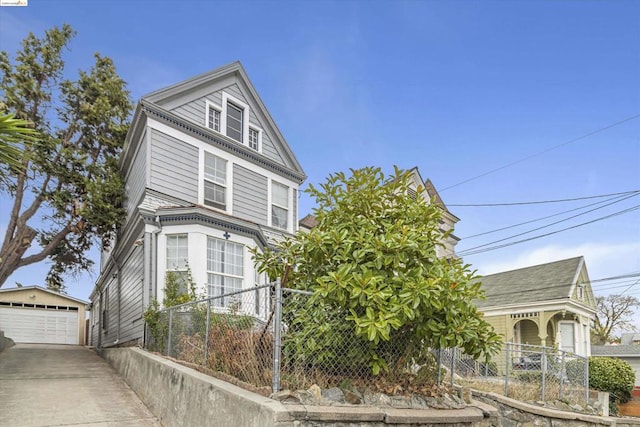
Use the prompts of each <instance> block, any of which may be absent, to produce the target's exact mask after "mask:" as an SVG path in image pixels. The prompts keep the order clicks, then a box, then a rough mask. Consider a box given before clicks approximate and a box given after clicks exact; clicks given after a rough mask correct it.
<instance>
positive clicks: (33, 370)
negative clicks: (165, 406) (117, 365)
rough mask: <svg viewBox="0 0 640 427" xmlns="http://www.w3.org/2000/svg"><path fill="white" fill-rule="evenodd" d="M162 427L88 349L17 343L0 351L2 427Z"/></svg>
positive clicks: (108, 367) (0, 412)
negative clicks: (79, 426) (69, 426)
mask: <svg viewBox="0 0 640 427" xmlns="http://www.w3.org/2000/svg"><path fill="white" fill-rule="evenodd" d="M68 425H74V426H78V425H82V426H160V423H159V422H158V421H157V420H156V418H155V417H154V416H153V415H152V414H151V412H149V410H148V409H147V408H146V406H144V404H143V403H142V402H141V401H140V399H138V396H136V394H135V393H134V392H133V391H132V390H131V389H130V388H129V387H128V386H127V384H126V383H125V382H124V381H123V380H122V378H120V377H119V376H118V375H117V374H116V372H115V371H114V370H113V369H112V368H111V367H110V366H109V365H108V364H107V363H106V362H105V361H104V360H103V359H102V358H100V357H99V356H98V355H96V354H95V353H94V352H93V351H92V350H90V349H87V348H85V347H79V346H69V345H44V344H18V345H16V346H14V347H11V348H9V349H6V350H4V351H3V352H0V426H12V427H13V426H16V427H17V426H68Z"/></svg>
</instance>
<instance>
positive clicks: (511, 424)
mask: <svg viewBox="0 0 640 427" xmlns="http://www.w3.org/2000/svg"><path fill="white" fill-rule="evenodd" d="M473 397H474V399H476V400H479V401H481V402H484V403H487V404H489V405H491V406H493V407H495V408H497V409H498V420H499V425H500V426H506V427H515V426H532V427H533V426H550V427H582V426H594V427H600V426H602V427H604V426H612V427H640V418H616V417H599V416H595V415H585V414H579V413H576V412H566V411H559V410H556V409H550V408H543V407H540V406H535V405H530V404H528V403H524V402H521V401H519V400H514V399H510V398H508V397H505V396H502V395H499V394H495V393H489V392H483V391H477V390H473Z"/></svg>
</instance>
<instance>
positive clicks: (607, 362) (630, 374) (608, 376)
mask: <svg viewBox="0 0 640 427" xmlns="http://www.w3.org/2000/svg"><path fill="white" fill-rule="evenodd" d="M635 381H636V374H635V372H634V371H633V369H632V368H631V365H629V362H626V361H624V360H620V359H613V358H611V357H590V358H589V387H591V388H592V389H596V390H600V391H608V392H609V393H610V394H609V401H610V402H611V409H612V410H614V411H615V408H616V405H617V404H618V403H625V402H628V401H629V399H631V391H632V390H633V385H634V384H635Z"/></svg>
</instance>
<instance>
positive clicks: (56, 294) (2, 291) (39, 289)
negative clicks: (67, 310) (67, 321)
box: [0, 286, 89, 305]
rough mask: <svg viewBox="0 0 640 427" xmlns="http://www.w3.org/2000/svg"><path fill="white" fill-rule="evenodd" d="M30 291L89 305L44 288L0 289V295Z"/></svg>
mask: <svg viewBox="0 0 640 427" xmlns="http://www.w3.org/2000/svg"><path fill="white" fill-rule="evenodd" d="M28 290H37V291H40V292H46V293H48V294H51V295H55V296H57V297H61V298H66V299H69V300H72V301H75V302H78V303H80V304H84V305H86V304H89V303H88V302H87V301H83V300H81V299H79V298H74V297H70V296H69V295H65V294H61V293H59V292H54V291H52V290H50V289H47V288H43V287H42V286H22V287H18V288H4V289H0V294H3V293H7V294H9V293H12V292H21V291H28Z"/></svg>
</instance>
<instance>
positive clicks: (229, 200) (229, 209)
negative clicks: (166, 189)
mask: <svg viewBox="0 0 640 427" xmlns="http://www.w3.org/2000/svg"><path fill="white" fill-rule="evenodd" d="M198 151H199V152H198V204H199V205H202V206H206V207H207V209H214V210H217V211H219V212H224V213H228V214H232V213H233V194H232V188H233V173H232V172H233V162H232V161H231V159H230V158H229V157H227V156H226V155H225V153H224V152H223V151H220V150H215V149H212V148H210V147H208V148H207V149H204V148H203V147H200V149H199V150H198ZM205 153H209V154H212V155H214V156H216V157H219V158H221V159H223V160H225V161H226V162H227V170H226V174H227V183H226V184H225V187H226V188H227V191H225V209H220V208H216V207H215V206H209V205H205V203H204V181H205V177H204V157H205ZM219 185H222V184H219Z"/></svg>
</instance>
